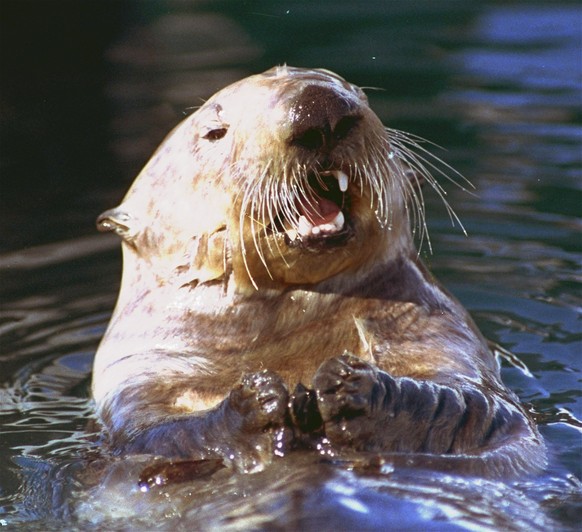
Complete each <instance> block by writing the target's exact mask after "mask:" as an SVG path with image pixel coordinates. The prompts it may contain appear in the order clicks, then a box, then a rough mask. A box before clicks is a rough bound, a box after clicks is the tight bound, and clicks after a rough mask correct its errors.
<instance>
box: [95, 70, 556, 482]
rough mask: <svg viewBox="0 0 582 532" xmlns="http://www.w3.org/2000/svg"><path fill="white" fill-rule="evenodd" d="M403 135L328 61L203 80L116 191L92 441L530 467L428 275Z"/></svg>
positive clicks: (420, 165) (257, 463) (539, 455)
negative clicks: (119, 269) (199, 95)
mask: <svg viewBox="0 0 582 532" xmlns="http://www.w3.org/2000/svg"><path fill="white" fill-rule="evenodd" d="M413 144H414V139H413V138H412V137H411V136H409V135H407V134H405V133H402V132H398V131H395V130H390V129H386V128H385V127H384V126H383V125H382V123H381V121H380V120H379V118H378V117H377V116H376V115H375V114H374V112H373V111H372V110H371V109H370V107H369V105H368V102H367V98H366V95H365V94H364V92H363V91H362V90H361V89H360V88H358V87H356V86H355V85H353V84H350V83H348V82H347V81H345V80H344V79H342V78H341V77H339V76H338V75H336V74H334V73H332V72H329V71H326V70H307V69H301V68H292V67H289V66H280V67H275V68H272V69H271V70H268V71H266V72H264V73H263V74H260V75H255V76H251V77H249V78H246V79H243V80H241V81H239V82H237V83H234V84H232V85H230V86H228V87H226V88H225V89H223V90H221V91H219V92H218V93H216V94H215V95H214V96H212V97H211V98H210V99H209V100H208V101H206V103H204V105H203V106H202V107H200V108H199V109H198V110H197V111H196V112H195V113H193V114H192V115H190V116H189V117H187V118H186V119H185V120H184V121H183V122H182V123H181V124H179V125H178V126H177V127H176V128H175V129H174V131H172V132H171V133H170V135H169V136H168V137H167V139H166V140H165V141H164V142H163V143H162V145H161V146H160V148H159V149H158V150H157V151H156V153H155V154H154V155H153V157H152V159H151V160H150V161H149V163H148V164H147V165H146V166H145V168H144V169H143V171H142V172H141V173H140V175H139V176H138V177H137V179H136V180H135V182H134V183H133V185H132V186H131V188H130V190H129V191H128V193H127V195H126V196H125V198H124V199H123V202H122V203H121V205H120V206H118V207H116V208H114V209H112V210H109V211H107V212H105V213H103V214H102V215H101V216H100V217H99V219H98V227H99V229H100V230H102V231H114V232H116V233H117V234H118V235H120V236H121V238H122V240H123V257H124V266H123V279H122V285H121V290H120V294H119V299H118V302H117V305H116V308H115V311H114V314H113V317H112V319H111V322H110V324H109V327H108V328H107V331H106V333H105V336H104V338H103V340H102V342H101V345H100V347H99V349H98V352H97V354H96V357H95V363H94V372H93V396H94V399H95V402H96V407H97V413H98V416H99V419H100V420H101V422H102V424H103V425H104V427H105V429H106V431H107V435H108V441H109V445H110V448H111V449H112V450H113V451H114V452H115V453H118V454H125V453H148V454H153V455H160V456H164V457H166V458H168V459H173V460H176V459H181V460H198V459H214V458H219V459H221V460H223V461H224V462H225V463H227V464H232V465H233V466H234V467H238V468H241V469H242V470H245V471H250V470H253V469H257V468H261V467H263V466H264V464H266V463H268V462H269V461H270V460H272V459H273V456H275V455H277V454H284V453H285V452H288V450H289V449H290V448H292V447H293V442H297V441H301V442H303V443H304V442H306V441H309V442H311V444H312V445H313V446H314V448H316V449H320V450H321V449H322V448H325V449H327V450H326V452H329V453H331V454H334V455H338V454H340V455H341V453H342V452H344V451H346V450H349V451H350V452H359V451H365V452H373V453H381V454H382V456H383V457H385V458H386V459H388V460H392V461H394V462H395V463H405V464H413V465H414V464H418V465H421V466H430V467H435V468H439V469H454V470H459V471H468V472H470V473H478V474H487V475H490V476H511V475H516V474H521V473H526V472H530V471H533V470H535V469H536V468H539V467H542V466H543V464H544V463H545V462H544V461H545V448H544V444H543V441H542V439H541V437H540V435H539V433H538V431H537V429H536V426H535V424H534V422H533V421H532V419H531V418H530V416H529V415H528V413H527V412H526V410H525V409H524V408H523V407H522V406H521V405H520V404H519V403H518V401H517V399H516V397H515V396H514V394H513V393H512V392H510V391H509V390H508V389H507V388H506V387H505V386H504V385H503V384H502V382H501V380H500V375H499V368H498V365H497V362H496V360H495V358H494V356H493V354H492V353H491V351H490V350H489V348H488V346H487V343H486V341H485V340H484V338H483V337H482V335H481V334H480V332H479V331H478V330H477V328H476V326H475V325H474V323H473V321H472V320H471V318H470V317H469V315H468V313H467V312H466V311H465V310H464V309H463V307H462V306H461V305H460V304H459V302H457V301H456V300H455V299H454V298H453V297H452V296H451V295H449V294H448V293H447V292H446V291H445V290H444V289H443V288H441V287H440V286H439V284H438V283H437V282H436V281H435V279H434V278H433V277H432V276H431V275H430V273H429V272H428V271H427V270H426V268H425V267H424V266H423V264H422V263H421V261H420V259H419V255H418V252H417V251H416V249H415V245H414V242H413V234H412V231H411V227H410V226H411V225H415V222H416V223H417V224H418V225H419V227H420V229H421V230H422V229H423V227H424V225H423V224H424V213H423V202H422V197H421V195H420V192H419V181H420V178H423V179H426V180H428V181H429V183H430V184H431V185H433V186H434V187H437V185H436V182H435V181H434V180H433V178H432V177H431V176H430V174H429V172H428V170H427V167H428V165H427V164H426V163H425V162H423V161H425V159H424V157H423V156H421V155H422V154H420V155H419V154H418V152H415V151H414V150H413V149H411V146H412V145H413Z"/></svg>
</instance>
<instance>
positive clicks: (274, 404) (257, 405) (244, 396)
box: [228, 370, 289, 433]
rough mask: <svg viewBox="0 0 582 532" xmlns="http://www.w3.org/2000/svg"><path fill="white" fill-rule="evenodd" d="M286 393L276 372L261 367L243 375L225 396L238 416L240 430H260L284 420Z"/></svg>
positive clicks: (276, 425)
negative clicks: (262, 369) (258, 370)
mask: <svg viewBox="0 0 582 532" xmlns="http://www.w3.org/2000/svg"><path fill="white" fill-rule="evenodd" d="M288 402H289V392H288V391H287V388H286V387H285V384H283V380H282V379H281V377H279V375H277V374H276V373H274V372H272V371H268V370H264V371H261V372H258V373H251V374H248V375H245V376H244V377H243V379H242V381H241V383H240V384H239V385H238V386H237V387H236V388H234V389H233V390H232V391H231V393H230V395H229V397H228V406H229V408H230V409H232V410H233V411H234V412H236V413H237V414H238V415H239V416H240V418H241V425H240V430H241V431H243V432H251V433H252V432H260V431H263V430H266V429H270V428H275V427H280V426H282V425H283V424H284V422H285V416H286V412H287V404H288Z"/></svg>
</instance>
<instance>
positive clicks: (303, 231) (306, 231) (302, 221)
mask: <svg viewBox="0 0 582 532" xmlns="http://www.w3.org/2000/svg"><path fill="white" fill-rule="evenodd" d="M312 229H313V225H312V224H311V223H309V220H308V219H307V218H306V217H305V216H300V217H299V224H298V225H297V232H298V233H299V234H300V235H301V236H309V235H310V234H311V231H312Z"/></svg>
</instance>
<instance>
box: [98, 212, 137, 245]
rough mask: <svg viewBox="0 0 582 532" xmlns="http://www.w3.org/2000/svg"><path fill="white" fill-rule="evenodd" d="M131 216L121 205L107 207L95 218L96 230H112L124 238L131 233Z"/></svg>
mask: <svg viewBox="0 0 582 532" xmlns="http://www.w3.org/2000/svg"><path fill="white" fill-rule="evenodd" d="M131 221H132V217H131V216H130V215H129V214H128V213H127V212H126V211H125V210H124V209H123V206H122V205H120V206H119V207H115V208H114V209H109V210H107V211H105V212H104V213H102V214H100V215H99V217H98V218H97V230H98V231H101V232H102V233H107V232H110V231H112V232H114V233H116V234H117V235H119V236H120V237H121V238H123V239H124V240H127V239H128V238H129V237H130V235H131V234H132V231H131Z"/></svg>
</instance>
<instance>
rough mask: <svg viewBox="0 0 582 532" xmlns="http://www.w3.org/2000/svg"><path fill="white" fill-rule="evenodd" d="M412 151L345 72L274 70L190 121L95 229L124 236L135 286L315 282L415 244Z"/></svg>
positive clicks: (221, 95)
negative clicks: (151, 280) (149, 280)
mask: <svg viewBox="0 0 582 532" xmlns="http://www.w3.org/2000/svg"><path fill="white" fill-rule="evenodd" d="M410 142H411V141H410V138H409V137H406V136H405V135H404V134H402V133H398V132H395V131H390V130H386V129H385V128H384V126H383V125H382V123H381V122H380V120H379V119H378V117H377V116H376V115H375V114H374V113H373V112H372V111H371V109H370V108H369V106H368V102H367V98H366V96H365V94H364V93H363V92H362V90H361V89H359V88H358V87H356V86H354V85H352V84H350V83H348V82H346V81H345V80H343V79H342V78H340V77H339V76H337V75H335V74H333V73H331V72H328V71H324V70H304V69H298V68H291V67H286V66H283V67H276V68H273V69H271V70H269V71H267V72H265V73H263V74H261V75H257V76H252V77H250V78H247V79H243V80H242V81H239V82H237V83H235V84H233V85H231V86H229V87H226V88H225V89H223V90H221V91H220V92H218V93H217V94H215V95H214V96H213V97H212V98H210V99H209V100H208V101H207V102H206V103H205V104H204V105H203V106H202V107H201V108H200V109H198V110H197V111H196V112H195V113H194V114H192V115H191V116H189V117H188V118H187V119H185V120H184V121H183V122H182V123H181V124H180V125H179V126H178V127H177V128H176V129H175V130H174V131H173V132H172V133H171V134H170V135H169V136H168V138H167V139H166V140H165V141H164V143H163V144H162V145H161V146H160V148H159V149H158V151H157V152H156V153H155V154H154V156H153V157H152V159H151V160H150V162H149V163H148V164H147V166H146V167H145V168H144V170H143V171H142V172H141V174H140V175H139V176H138V178H137V179H136V181H135V182H134V184H133V185H132V187H131V188H130V190H129V192H128V193H127V195H126V197H125V199H124V200H123V203H122V204H121V205H120V206H119V207H118V208H116V209H112V210H111V211H107V212H105V213H104V214H103V215H101V217H100V218H99V220H98V225H99V228H100V229H101V230H114V231H115V232H117V233H118V234H120V235H121V236H122V238H123V240H124V242H125V246H124V248H125V251H126V260H128V259H129V260H132V261H133V265H132V266H131V267H130V268H126V271H125V272H124V275H132V276H133V279H134V281H133V282H138V281H140V280H141V279H143V276H144V275H150V276H155V278H156V282H157V283H158V284H168V283H176V282H178V283H179V285H180V286H185V285H188V286H196V285H198V284H200V283H210V282H221V281H224V282H226V281H228V282H229V283H231V282H233V283H234V286H235V288H236V289H237V290H239V291H245V290H254V289H255V288H261V287H270V288H278V287H283V286H288V285H297V284H314V283H320V282H322V281H325V280H328V279H332V278H334V277H337V276H339V275H341V274H343V273H349V272H353V271H356V270H359V269H362V268H367V267H370V265H372V264H377V263H378V262H379V261H388V260H390V259H391V258H394V257H397V256H399V255H400V254H402V253H408V252H409V251H410V249H411V248H412V242H411V236H410V231H409V228H408V216H407V214H408V205H409V203H410V202H409V200H410V198H411V197H412V198H413V201H412V204H413V206H416V207H419V208H421V200H419V199H418V196H416V195H415V190H416V186H415V185H416V178H414V177H411V176H412V173H411V172H410V168H411V167H413V168H414V167H417V168H420V169H421V172H422V173H424V172H423V170H424V168H423V167H422V163H421V162H420V161H419V159H417V158H416V157H414V156H412V157H411V156H410V154H411V152H409V151H408V150H407V149H406V147H405V145H406V144H407V143H410ZM413 210H414V209H413ZM415 212H416V211H415ZM128 269H130V270H131V272H132V273H128V272H127V270H128ZM125 281H128V280H127V279H126V280H125ZM125 281H124V282H125ZM130 282H131V281H130Z"/></svg>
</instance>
